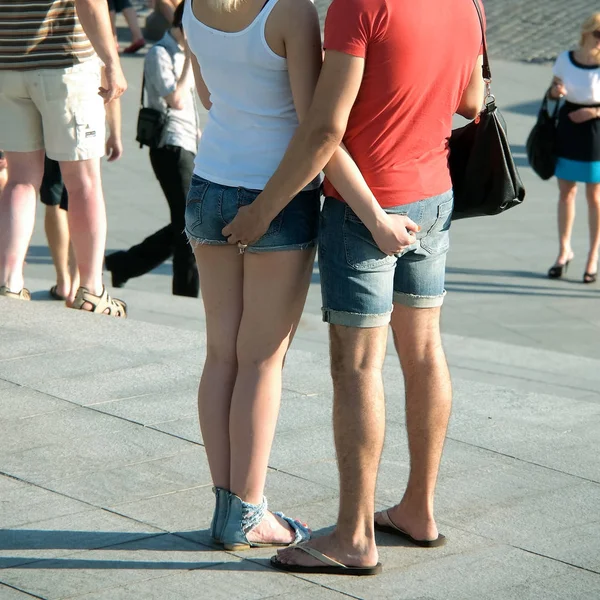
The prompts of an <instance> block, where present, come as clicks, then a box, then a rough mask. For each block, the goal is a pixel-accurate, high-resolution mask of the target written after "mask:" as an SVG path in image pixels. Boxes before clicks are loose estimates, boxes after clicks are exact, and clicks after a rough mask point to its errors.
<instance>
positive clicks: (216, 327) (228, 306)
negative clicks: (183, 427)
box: [194, 245, 244, 490]
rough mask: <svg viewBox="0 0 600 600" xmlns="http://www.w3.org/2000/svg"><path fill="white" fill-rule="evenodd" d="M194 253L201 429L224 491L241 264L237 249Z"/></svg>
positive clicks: (215, 481) (212, 469)
mask: <svg viewBox="0 0 600 600" xmlns="http://www.w3.org/2000/svg"><path fill="white" fill-rule="evenodd" d="M194 254H195V255H196V262H197V264H198V271H199V274H200V289H201V293H202V300H203V302H204V311H205V313H206V362H205V363H204V369H203V371H202V378H201V380H200V387H199V389H198V414H199V417H200V428H201V430H202V438H203V441H204V446H205V448H206V455H207V457H208V464H209V466H210V472H211V476H212V480H213V484H214V485H215V486H217V487H221V488H224V489H227V490H228V489H229V476H230V474H229V466H230V460H231V458H230V452H229V445H230V443H229V407H230V404H231V395H232V393H233V387H234V385H235V379H236V375H237V358H236V343H237V337H238V329H239V326H240V320H241V318H242V308H243V285H244V273H243V268H244V262H243V257H242V256H241V255H240V253H239V250H238V249H237V247H235V246H209V245H198V246H196V248H195V250H194Z"/></svg>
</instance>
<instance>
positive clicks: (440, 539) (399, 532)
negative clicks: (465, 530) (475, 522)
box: [375, 510, 446, 548]
mask: <svg viewBox="0 0 600 600" xmlns="http://www.w3.org/2000/svg"><path fill="white" fill-rule="evenodd" d="M379 514H380V515H381V516H382V517H383V519H384V521H385V522H386V523H385V525H383V524H380V523H377V521H375V529H376V530H377V531H381V532H383V533H389V534H391V535H395V536H397V537H400V538H402V539H403V540H406V541H407V542H410V543H411V544H414V545H415V546H420V547H421V548H438V547H439V546H443V545H444V544H445V543H446V537H445V536H443V535H442V534H441V533H440V534H439V535H438V536H437V539H435V540H417V539H415V538H414V537H412V535H410V534H409V533H406V531H404V530H403V529H400V527H397V526H396V525H394V522H393V521H392V519H391V518H390V515H389V513H388V511H387V510H383V511H381V513H379Z"/></svg>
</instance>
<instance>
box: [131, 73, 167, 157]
mask: <svg viewBox="0 0 600 600" xmlns="http://www.w3.org/2000/svg"><path fill="white" fill-rule="evenodd" d="M145 89H146V75H144V77H143V78H142V97H141V99H140V112H139V114H138V120H137V135H136V137H135V140H136V142H139V144H140V148H143V147H144V146H148V147H149V148H158V145H159V144H160V141H161V139H162V135H163V131H164V129H165V125H166V123H167V114H168V113H164V112H162V111H160V110H156V109H154V108H147V107H145V106H144V90H145ZM167 110H168V109H167Z"/></svg>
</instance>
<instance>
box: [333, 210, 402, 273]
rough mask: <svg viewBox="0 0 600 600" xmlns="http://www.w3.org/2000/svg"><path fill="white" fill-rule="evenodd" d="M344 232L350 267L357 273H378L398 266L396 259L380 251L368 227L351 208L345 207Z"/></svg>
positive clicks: (345, 249)
mask: <svg viewBox="0 0 600 600" xmlns="http://www.w3.org/2000/svg"><path fill="white" fill-rule="evenodd" d="M343 231H344V251H345V253H346V262H347V263H348V266H350V267H352V268H353V269H356V270H357V271H378V270H387V269H388V268H389V267H390V266H393V265H395V264H396V260H397V259H396V257H395V256H388V255H387V254H385V253H384V252H382V251H381V250H380V249H379V247H378V246H377V244H376V243H375V240H374V239H373V236H372V235H371V232H370V231H369V229H368V228H367V226H366V225H365V224H364V223H363V222H362V221H361V220H360V219H359V218H358V217H357V216H356V214H355V213H354V211H353V210H352V209H351V208H350V207H349V206H346V207H345V214H344V225H343Z"/></svg>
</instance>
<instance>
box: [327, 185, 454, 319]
mask: <svg viewBox="0 0 600 600" xmlns="http://www.w3.org/2000/svg"><path fill="white" fill-rule="evenodd" d="M453 204H454V200H453V194H452V191H449V192H446V193H444V194H441V195H439V196H434V197H432V198H427V199H425V200H421V201H420V202H414V203H412V204H405V205H401V206H396V207H394V208H389V209H385V210H386V212H388V213H391V214H396V215H407V216H408V217H409V218H410V219H412V220H413V221H414V222H415V223H417V225H420V226H421V231H420V232H419V233H418V234H417V241H416V242H415V243H414V244H412V245H411V246H408V247H407V248H406V249H405V250H404V251H403V252H402V253H401V254H399V255H397V256H387V255H386V254H384V253H383V252H382V251H381V250H380V249H379V248H378V247H377V244H376V243H375V241H374V240H373V236H372V235H371V232H370V231H369V230H368V229H367V227H366V226H365V225H364V224H363V223H362V221H361V220H360V219H359V218H358V217H357V216H356V214H355V213H354V211H353V210H352V209H351V208H350V207H349V206H348V205H347V204H344V203H343V202H340V201H339V200H336V199H335V198H327V199H326V200H325V204H324V205H323V210H322V212H321V229H320V232H319V271H320V274H321V293H322V295H323V320H324V321H326V322H327V323H331V324H334V325H346V326H348V327H381V326H384V325H387V324H388V323H389V322H390V317H391V314H392V308H393V305H394V304H403V305H404V306H410V307H413V308H434V307H438V306H441V304H442V302H443V301H444V295H445V294H446V291H445V290H444V278H445V271H446V253H447V252H448V247H449V229H450V219H451V217H452V208H453Z"/></svg>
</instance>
